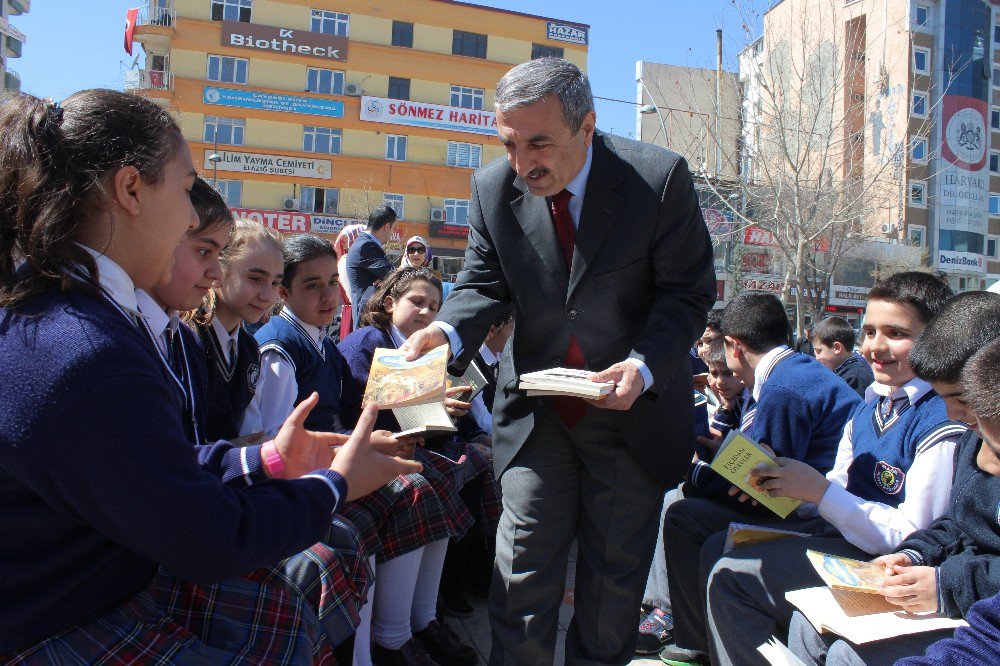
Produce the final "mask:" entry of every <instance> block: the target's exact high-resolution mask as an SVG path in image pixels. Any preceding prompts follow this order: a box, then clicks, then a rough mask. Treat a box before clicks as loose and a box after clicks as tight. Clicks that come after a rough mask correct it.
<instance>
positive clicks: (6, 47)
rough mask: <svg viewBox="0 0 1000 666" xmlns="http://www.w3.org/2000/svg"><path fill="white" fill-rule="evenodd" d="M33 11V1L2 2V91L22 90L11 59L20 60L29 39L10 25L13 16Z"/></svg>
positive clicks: (0, 68) (1, 0)
mask: <svg viewBox="0 0 1000 666" xmlns="http://www.w3.org/2000/svg"><path fill="white" fill-rule="evenodd" d="M30 9H31V0H0V77H2V79H0V90H10V91H13V92H17V91H19V90H20V89H21V77H20V75H19V74H18V73H17V72H16V71H14V70H13V69H11V68H10V66H9V63H8V61H9V60H10V59H11V58H20V57H21V52H22V50H23V49H24V45H25V44H26V43H27V41H28V38H27V37H25V36H24V33H22V32H21V31H20V30H18V29H17V28H15V27H14V26H12V25H11V24H10V17H11V16H19V15H21V14H25V13H27V12H28V11H29V10H30Z"/></svg>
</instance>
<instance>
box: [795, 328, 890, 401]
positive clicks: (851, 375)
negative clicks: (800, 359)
mask: <svg viewBox="0 0 1000 666" xmlns="http://www.w3.org/2000/svg"><path fill="white" fill-rule="evenodd" d="M810 340H811V341H812V346H813V354H815V356H816V360H817V361H819V362H820V363H822V364H823V365H825V366H826V367H828V368H830V369H831V370H833V371H834V372H835V373H837V376H838V377H840V378H841V379H843V380H844V381H845V382H847V384H848V385H849V386H850V387H851V388H852V389H854V390H855V392H857V394H858V395H860V396H861V397H862V398H864V397H865V389H867V388H868V387H869V386H870V385H871V383H872V382H873V381H875V379H874V377H873V376H872V370H871V368H869V367H868V364H867V363H866V362H865V360H864V359H863V358H861V356H860V355H859V354H858V353H857V352H855V351H854V343H855V335H854V329H853V328H851V325H850V324H849V323H848V322H847V320H846V319H843V318H841V317H827V318H826V319H824V320H823V321H821V322H820V323H818V324H816V325H815V326H814V327H813V329H812V332H811V333H810Z"/></svg>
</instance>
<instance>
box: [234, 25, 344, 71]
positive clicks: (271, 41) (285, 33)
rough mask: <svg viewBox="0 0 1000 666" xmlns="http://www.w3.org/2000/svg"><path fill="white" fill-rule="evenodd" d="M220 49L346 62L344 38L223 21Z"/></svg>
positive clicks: (306, 31) (307, 31)
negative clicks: (222, 47) (229, 47)
mask: <svg viewBox="0 0 1000 666" xmlns="http://www.w3.org/2000/svg"><path fill="white" fill-rule="evenodd" d="M222 45H223V46H235V47H238V48H244V49H254V50H255V51H268V52H270V53H291V54H295V55H303V56H313V57H316V58H325V59H327V60H342V61H346V60H347V37H341V36H339V35H327V34H323V33H320V32H311V31H309V30H292V29H290V28H276V27H274V26H270V25H259V24H256V23H239V22H236V21H223V22H222Z"/></svg>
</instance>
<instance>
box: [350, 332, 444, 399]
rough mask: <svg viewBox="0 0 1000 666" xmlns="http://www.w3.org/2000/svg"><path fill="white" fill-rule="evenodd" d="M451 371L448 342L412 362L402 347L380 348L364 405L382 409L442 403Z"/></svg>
mask: <svg viewBox="0 0 1000 666" xmlns="http://www.w3.org/2000/svg"><path fill="white" fill-rule="evenodd" d="M447 374H448V345H441V346H440V347H435V348H434V349H432V350H430V351H429V352H427V353H426V354H423V355H421V356H418V357H417V358H415V359H414V360H412V361H407V360H406V353H405V352H402V351H399V350H398V349H383V348H381V347H380V348H377V349H376V350H375V354H374V356H373V357H372V367H371V371H370V372H369V374H368V386H367V387H365V397H364V399H363V400H362V402H361V406H362V407H366V406H368V405H370V404H376V405H378V408H379V409H389V408H392V407H403V406H405V405H422V404H426V403H430V402H442V401H444V398H445V376H446V375H447Z"/></svg>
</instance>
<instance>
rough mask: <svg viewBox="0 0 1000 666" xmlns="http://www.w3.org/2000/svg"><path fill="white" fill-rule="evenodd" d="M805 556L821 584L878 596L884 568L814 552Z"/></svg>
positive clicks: (808, 551) (836, 588) (809, 551)
mask: <svg viewBox="0 0 1000 666" xmlns="http://www.w3.org/2000/svg"><path fill="white" fill-rule="evenodd" d="M806 556H807V557H808V558H809V561H810V562H812V565H813V567H815V569H816V572H817V573H818V574H819V577H820V578H822V579H823V582H824V583H826V584H827V585H829V586H830V587H831V588H833V589H835V590H850V591H852V592H866V593H868V594H878V588H879V586H880V585H881V584H882V583H883V582H884V581H885V567H884V566H879V565H878V564H872V563H871V562H863V561H861V560H852V559H851V558H849V557H840V556H839V555H830V554H828V553H821V552H819V551H816V550H807V551H806Z"/></svg>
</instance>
